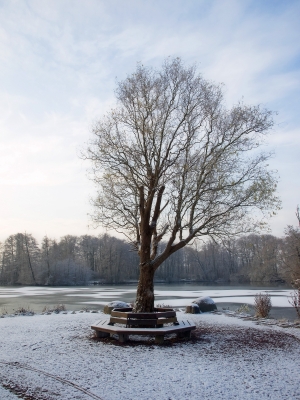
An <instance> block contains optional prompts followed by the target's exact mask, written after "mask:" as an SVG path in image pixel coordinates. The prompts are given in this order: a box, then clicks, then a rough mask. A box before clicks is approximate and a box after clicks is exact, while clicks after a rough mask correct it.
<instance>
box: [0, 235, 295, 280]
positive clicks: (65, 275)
mask: <svg viewBox="0 0 300 400" xmlns="http://www.w3.org/2000/svg"><path fill="white" fill-rule="evenodd" d="M0 256H1V262H0V284H1V285H85V284H87V283H88V282H90V281H92V280H94V281H97V282H103V283H125V282H130V281H136V280H137V279H138V274H139V259H138V256H137V254H136V253H135V252H134V251H133V250H132V249H131V247H130V245H129V244H128V243H126V242H124V241H122V240H120V239H117V238H115V237H113V236H109V235H107V234H103V235H100V236H98V237H95V236H88V235H85V236H79V237H78V236H71V235H67V236H64V237H62V238H61V239H60V240H59V241H56V240H54V239H50V238H48V237H44V239H43V240H42V243H41V244H40V245H39V244H38V243H37V241H36V240H35V238H34V237H33V236H32V235H30V234H27V233H26V234H23V233H17V234H16V235H11V236H9V237H8V238H7V239H6V240H5V242H4V243H1V244H0ZM299 271H300V231H299V229H294V228H292V227H289V229H288V230H287V232H286V236H285V237H284V238H277V237H275V236H272V235H248V236H244V237H242V238H239V239H235V240H229V241H228V242H227V243H224V244H222V245H220V244H216V243H214V242H213V241H209V242H208V243H205V244H202V245H201V246H200V245H199V244H198V245H196V244H194V245H193V246H190V247H184V248H183V249H182V250H181V251H179V252H176V253H175V254H174V255H173V256H171V257H170V258H169V259H167V260H166V261H165V263H164V264H163V265H162V266H161V267H160V268H159V269H158V270H157V272H156V277H155V278H156V280H160V281H165V282H179V281H182V280H193V281H202V282H218V281H219V282H237V283H246V282H278V281H286V282H291V281H292V280H293V279H296V278H297V277H298V275H300V273H299ZM297 274H298V275H297ZM299 277H300V276H299Z"/></svg>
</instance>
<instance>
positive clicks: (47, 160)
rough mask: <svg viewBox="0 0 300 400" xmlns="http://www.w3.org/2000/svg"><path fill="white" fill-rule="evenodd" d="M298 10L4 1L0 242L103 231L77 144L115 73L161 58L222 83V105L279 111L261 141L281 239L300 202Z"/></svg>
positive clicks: (0, 21)
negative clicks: (278, 202) (94, 216)
mask: <svg viewBox="0 0 300 400" xmlns="http://www.w3.org/2000/svg"><path fill="white" fill-rule="evenodd" d="M299 15H300V1H288V0H286V1H276V0H272V1H266V0H264V1H261V0H258V1H247V0H243V1H240V0H237V1H235V0H215V1H214V0H202V1H201V0H197V1H196V0H185V1H181V0H177V1H176V0H175V1H174V0H173V1H169V0H159V1H158V0H152V1H151V0H149V1H146V0H144V1H142V0H139V1H130V0H118V1H117V0H113V1H111V0H110V1H101V0H36V1H33V0H27V1H25V0H10V1H6V0H0V106H1V108H0V110H1V111H0V137H1V142H0V143H1V146H0V190H1V192H0V193H1V196H0V217H1V225H0V241H3V240H4V239H5V238H6V237H7V236H8V235H10V234H13V233H17V232H24V231H27V232H29V233H32V234H33V235H34V236H35V237H36V238H37V239H39V240H40V239H41V238H42V237H43V236H44V235H45V234H48V235H49V236H51V237H56V238H59V237H60V236H63V235H65V234H76V235H80V234H86V233H88V234H98V233H99V232H101V229H100V228H98V229H96V230H94V229H93V228H91V227H89V225H91V224H90V221H89V217H88V213H90V212H91V211H92V210H91V206H90V203H89V198H90V197H91V196H92V195H93V193H94V187H93V185H92V183H91V182H90V181H88V179H87V176H86V169H87V168H88V164H86V163H85V162H84V161H82V160H80V158H79V157H78V154H79V152H80V148H82V147H83V146H84V143H85V142H87V140H88V139H89V137H90V127H91V125H92V123H93V121H95V120H97V119H98V118H100V117H101V115H103V114H104V113H105V111H107V110H108V109H109V108H110V107H111V106H112V105H113V103H114V87H115V82H116V79H118V80H121V79H123V78H124V77H125V76H126V75H127V74H128V73H130V72H132V71H133V70H134V68H135V66H136V63H137V62H142V63H143V64H145V65H151V66H154V67H159V66H160V65H161V63H162V62H163V60H164V59H165V58H166V57H168V56H171V57H174V56H176V57H177V56H179V57H181V58H182V59H183V60H184V62H185V63H187V64H192V63H197V65H198V70H199V72H201V73H202V74H203V76H204V77H205V78H207V79H211V80H213V81H215V82H223V83H224V85H225V93H226V101H227V103H228V106H229V107H230V105H232V104H234V103H236V102H237V101H239V100H240V99H241V98H243V100H244V102H245V103H248V104H262V105H264V106H265V107H267V108H269V109H271V110H274V111H276V112H277V113H278V114H277V116H276V117H275V122H276V124H275V128H274V130H273V132H272V134H271V135H270V136H269V141H268V149H271V150H273V151H274V152H275V155H274V157H273V159H272V160H271V162H270V167H271V168H272V169H277V170H278V173H279V176H280V182H279V188H278V192H279V195H280V196H281V199H282V206H283V208H282V210H281V211H280V212H279V213H278V215H277V216H276V217H274V218H273V219H272V220H271V221H270V226H271V229H272V233H273V234H275V235H278V236H282V235H283V234H284V228H285V227H286V226H287V225H288V224H294V225H296V218H295V209H296V206H297V204H298V203H300V193H299V188H300V175H299V173H298V170H299V164H300V161H299V159H300V157H299V148H300V131H299V128H300V116H299V115H300V113H299V98H300V26H299V25H300V24H299Z"/></svg>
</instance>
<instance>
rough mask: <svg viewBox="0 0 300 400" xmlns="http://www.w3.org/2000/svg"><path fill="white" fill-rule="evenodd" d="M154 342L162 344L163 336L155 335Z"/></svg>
mask: <svg viewBox="0 0 300 400" xmlns="http://www.w3.org/2000/svg"><path fill="white" fill-rule="evenodd" d="M155 343H156V344H163V343H164V336H163V335H155Z"/></svg>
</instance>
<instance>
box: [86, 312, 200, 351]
mask: <svg viewBox="0 0 300 400" xmlns="http://www.w3.org/2000/svg"><path fill="white" fill-rule="evenodd" d="M121 310H122V311H121ZM171 323H172V325H170V324H171ZM115 324H118V325H117V326H115ZM164 324H168V325H167V326H164ZM120 325H121V326H120ZM91 328H92V329H93V330H94V331H95V333H96V336H97V337H99V338H105V337H109V336H112V335H114V334H117V335H118V339H119V342H122V343H123V342H126V341H127V340H128V338H129V335H145V336H155V343H158V344H162V343H163V342H164V336H165V335H168V334H171V333H176V335H177V337H181V338H190V336H191V331H192V330H194V329H195V328H196V326H195V325H192V324H191V323H190V322H189V321H181V322H178V321H177V318H176V312H175V311H174V310H169V309H168V310H166V309H164V310H163V311H162V310H161V309H160V310H159V311H157V312H154V313H132V309H114V310H113V311H112V313H111V317H110V320H109V321H108V320H107V319H103V320H100V321H97V322H96V323H95V324H94V325H92V326H91Z"/></svg>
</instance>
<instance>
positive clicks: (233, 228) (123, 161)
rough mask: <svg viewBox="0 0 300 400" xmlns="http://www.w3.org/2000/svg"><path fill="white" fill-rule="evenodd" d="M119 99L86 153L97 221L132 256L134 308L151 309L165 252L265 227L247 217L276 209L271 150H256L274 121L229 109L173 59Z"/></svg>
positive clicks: (128, 83) (122, 89) (141, 75)
mask: <svg viewBox="0 0 300 400" xmlns="http://www.w3.org/2000/svg"><path fill="white" fill-rule="evenodd" d="M116 97H117V100H118V103H117V106H116V108H114V109H112V110H111V111H110V112H108V113H107V114H106V115H105V116H104V117H103V118H102V119H101V120H100V121H99V122H98V123H96V124H95V126H94V128H93V139H92V140H91V142H90V144H89V146H88V147H87V150H86V152H85V155H84V157H85V158H87V159H89V160H91V161H92V165H93V170H92V179H93V180H94V181H95V183H96V185H97V187H98V188H99V192H98V196H97V198H96V199H95V201H94V205H95V214H94V221H95V222H96V223H97V224H99V225H102V226H104V227H106V228H109V229H114V230H116V231H118V232H122V233H124V234H125V235H126V236H127V238H129V240H130V241H131V243H132V245H133V246H134V247H135V249H136V250H137V251H138V254H139V258H140V277H139V283H138V288H137V297H136V311H137V312H143V311H144V312H151V311H153V308H154V288H153V279H154V273H155V271H156V270H157V268H158V267H159V266H160V265H161V264H162V263H163V261H165V260H166V259H167V258H168V257H169V256H170V255H171V254H173V253H174V252H176V251H177V250H179V249H181V248H182V247H184V246H186V245H187V244H189V243H191V242H192V241H193V239H195V238H197V237H202V238H203V237H211V238H213V239H214V240H216V239H222V238H228V236H231V235H236V234H241V233H247V232H253V231H255V230H256V229H258V227H259V226H260V225H261V224H263V222H261V221H262V216H261V215H259V216H258V215H257V214H256V215H257V216H258V218H253V215H255V214H253V211H261V212H262V213H263V216H268V215H269V213H272V212H273V210H276V209H278V207H279V200H278V198H277V197H276V196H275V190H276V178H275V175H274V174H273V173H272V172H270V171H268V169H267V160H268V159H269V157H270V153H264V152H260V151H258V148H259V147H260V145H261V144H262V141H263V138H264V136H265V134H266V133H267V132H268V131H269V130H270V128H272V126H273V119H272V113H271V112H270V111H268V110H264V109H262V108H261V107H260V106H246V105H244V104H242V103H239V104H237V105H236V106H234V107H232V108H231V109H226V108H225V106H224V104H223V103H224V102H223V93H222V86H220V85H216V84H214V83H211V82H209V81H207V80H205V79H203V78H202V76H201V75H199V74H197V72H196V69H195V67H186V66H184V65H183V64H182V62H181V60H180V59H178V58H177V59H170V60H167V61H166V62H165V63H164V64H163V66H162V68H161V70H154V69H151V68H147V67H144V66H143V65H138V67H137V69H136V71H135V72H134V73H133V74H131V75H129V76H128V77H127V78H126V79H125V80H124V81H122V82H119V83H118V84H117V89H116ZM163 238H164V240H166V244H165V246H163V248H162V250H160V251H159V252H158V244H159V242H160V241H161V240H162V239H163Z"/></svg>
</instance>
